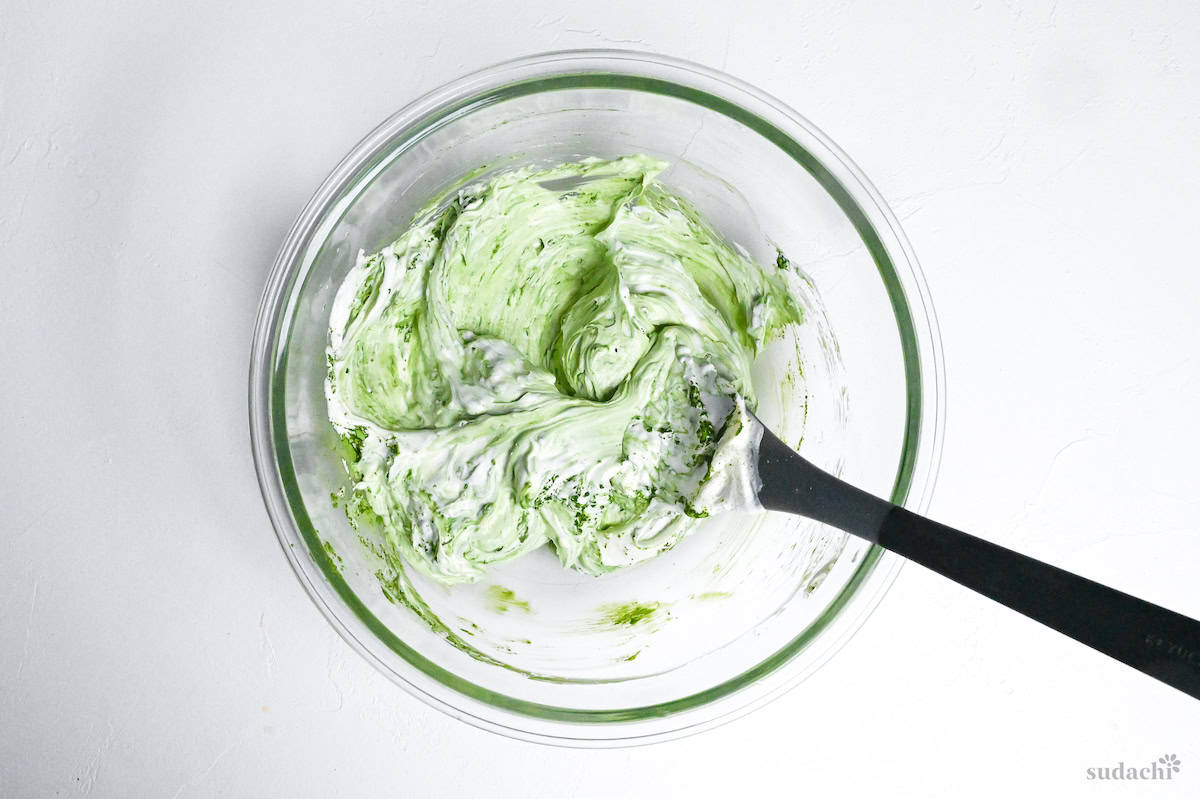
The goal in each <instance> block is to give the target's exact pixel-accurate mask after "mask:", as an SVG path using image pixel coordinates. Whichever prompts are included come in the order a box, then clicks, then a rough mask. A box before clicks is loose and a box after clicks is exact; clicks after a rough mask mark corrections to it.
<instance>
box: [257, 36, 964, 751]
mask: <svg viewBox="0 0 1200 799" xmlns="http://www.w3.org/2000/svg"><path fill="white" fill-rule="evenodd" d="M569 88H605V89H625V90H634V91H649V92H653V93H659V94H667V95H668V96H673V97H677V98H680V99H684V100H688V101H691V102H695V103H698V104H700V105H703V106H704V107H706V108H708V109H710V110H714V111H717V112H719V113H724V114H726V115H727V116H730V117H732V118H733V119H735V120H737V121H739V122H741V123H743V124H745V125H746V126H747V127H749V128H751V129H752V130H754V131H755V132H757V133H759V134H760V135H762V136H764V137H766V138H767V139H768V140H769V141H771V142H772V143H774V144H775V145H776V146H778V147H780V149H782V150H783V151H784V152H785V153H787V154H788V155H790V156H791V157H792V158H793V159H795V160H796V161H797V162H798V163H799V164H800V165H801V166H802V167H804V168H805V169H806V170H807V171H808V172H809V173H810V174H811V175H812V176H813V177H814V178H815V179H817V181H818V182H819V183H820V184H821V185H822V187H823V188H825V190H826V191H827V192H829V194H830V195H831V197H832V198H833V199H834V200H835V202H837V204H838V205H839V207H841V209H842V211H843V212H844V213H846V215H847V216H848V217H849V219H850V221H851V222H852V224H853V225H854V226H855V228H856V229H857V231H858V234H859V236H860V238H862V240H863V242H864V244H865V245H866V247H867V248H868V250H869V252H870V254H871V256H872V258H873V259H874V261H875V263H876V266H877V269H878V270H879V273H880V276H881V279H882V280H883V283H884V285H885V289H886V291H887V293H888V297H889V300H890V301H891V304H892V308H893V312H894V313H895V316H896V321H897V326H898V328H899V332H900V339H901V349H902V354H903V358H904V366H905V379H906V388H907V405H908V408H907V411H908V413H907V419H906V425H905V436H904V442H905V443H904V447H903V451H902V456H901V460H900V463H899V465H898V468H897V475H896V480H895V483H894V485H893V490H892V497H891V499H892V501H893V502H895V503H897V504H902V505H905V506H906V507H909V508H913V509H916V510H917V511H918V512H921V511H924V510H925V509H926V508H927V507H928V504H929V501H930V498H931V494H932V490H933V486H934V483H935V482H936V477H937V471H938V466H939V464H940V459H941V448H942V439H943V433H944V425H945V410H944V406H945V377H944V371H945V368H944V363H943V356H942V343H941V337H940V333H939V330H938V324H937V318H936V315H935V313H934V309H933V304H932V299H931V297H930V296H929V291H928V287H927V285H926V283H925V279H924V275H923V274H922V272H921V269H920V266H919V264H918V262H917V259H916V256H915V253H914V252H913V251H912V247H911V245H910V244H909V242H908V240H907V238H906V237H905V236H904V233H903V231H902V230H901V228H900V224H899V222H898V220H897V219H896V217H895V215H894V214H893V213H892V211H891V210H890V209H889V208H888V206H887V204H886V203H885V202H884V201H883V199H882V197H881V196H880V194H879V192H878V191H877V190H876V189H875V187H874V186H873V185H871V183H870V182H869V181H868V180H867V178H866V177H865V175H863V173H862V172H861V170H860V169H859V168H858V167H857V166H856V165H855V164H854V163H853V162H852V161H851V160H850V159H849V157H848V156H846V155H845V153H844V152H842V151H841V150H840V148H838V147H837V145H835V144H834V143H833V142H832V141H831V140H830V139H829V138H828V137H827V136H825V135H824V134H823V133H822V132H821V131H820V130H818V129H817V128H816V127H815V126H814V125H813V124H812V123H811V122H809V121H808V120H807V119H805V118H804V117H802V116H801V115H800V114H798V113H797V112H795V111H794V110H792V109H791V108H790V107H788V106H787V105H786V104H784V103H782V102H781V101H779V100H778V99H776V98H774V97H772V96H771V95H768V94H766V93H765V92H762V91H761V90H759V89H757V88H754V87H753V86H751V85H749V84H747V83H745V82H743V81H740V80H738V79H736V78H733V77H731V76H728V75H726V74H724V73H722V72H719V71H716V70H713V69H710V68H708V67H704V66H701V65H699V64H695V63H691V62H688V61H683V60H680V59H676V58H671V57H667V56H662V55H658V54H652V53H646V52H638V51H629V50H609V49H603V50H560V51H554V52H548V53H541V54H536V55H530V56H525V57H521V58H516V59H511V60H508V61H503V62H500V63H498V64H495V65H493V66H490V67H486V68H484V69H481V70H477V71H475V72H471V73H469V74H467V75H464V76H463V77H460V78H458V79H456V80H454V81H451V82H449V83H447V84H445V85H443V86H441V87H439V88H437V89H434V90H433V91H431V92H429V93H427V94H425V95H423V96H422V97H420V98H418V99H417V100H414V101H413V102H411V103H409V104H408V105H406V106H405V107H403V108H402V109H400V110H399V111H397V112H396V113H394V114H393V115H391V116H390V117H389V118H388V119H386V120H385V121H384V122H383V123H381V124H380V125H379V126H377V127H376V128H375V129H374V130H373V131H372V132H371V133H369V134H368V135H367V136H365V137H364V138H363V139H362V140H361V141H360V142H359V143H358V144H357V145H355V146H354V147H353V148H352V149H351V150H350V152H349V153H348V154H347V155H346V156H345V157H344V158H343V159H342V161H341V162H340V163H339V164H338V166H337V167H336V168H335V169H334V170H333V171H332V172H331V173H330V175H329V176H328V177H327V178H326V179H325V181H324V182H323V183H322V184H321V186H320V188H319V189H318V190H317V191H316V192H315V193H314V195H313V196H312V198H311V199H310V200H309V202H308V203H307V204H306V206H305V207H304V209H303V211H302V212H301V213H300V215H299V216H298V217H297V219H296V221H295V223H294V224H293V225H292V228H291V229H290V231H289V233H288V234H287V236H286V237H285V239H284V242H283V245H282V246H281V248H280V250H279V252H278V254H277V256H276V259H275V262H274V264H273V266H272V269H271V273H270V276H269V278H268V280H267V284H266V286H265V288H264V291H263V294H262V298H261V300H260V303H259V308H258V313H257V317H256V323H255V328H254V338H253V344H252V351H251V360H250V381H249V411H250V414H249V415H250V419H249V421H250V440H251V449H252V452H253V458H254V466H255V471H256V474H257V478H258V482H259V487H260V490H261V492H262V495H263V500H264V503H265V504H266V508H267V512H268V515H269V517H270V519H271V523H272V526H273V528H274V529H275V533H276V536H277V538H278V540H279V543H280V545H281V547H282V549H283V551H284V554H285V555H286V557H287V558H288V561H289V563H291V565H292V569H293V571H294V572H295V574H296V576H297V578H298V579H299V581H300V583H301V585H303V586H304V589H305V591H306V592H307V593H308V595H309V597H310V599H312V601H313V602H314V604H316V606H317V607H318V609H319V610H320V611H321V613H322V615H324V616H325V617H326V619H327V620H328V621H329V622H330V624H331V625H333V627H334V628H335V629H336V630H337V631H338V633H339V634H340V635H341V636H342V638H343V639H345V640H346V641H347V643H349V644H350V645H351V647H352V648H354V649H355V650H356V651H358V652H359V653H360V654H361V655H362V656H363V657H364V658H366V659H367V660H368V661H369V662H371V663H372V664H373V665H375V667H376V668H378V669H379V670H380V671H381V672H383V673H384V674H385V675H387V676H388V677H389V678H390V679H392V680H393V682H396V683H397V684H399V685H400V686H401V687H403V688H405V689H406V690H407V691H408V692H409V693H411V694H413V695H414V696H416V697H418V698H419V699H421V700H423V701H425V702H426V703H427V704H430V705H431V706H433V707H437V708H438V709H440V710H442V711H443V712H446V713H448V714H449V715H451V716H453V717H455V718H459V719H461V720H464V721H467V722H468V723H471V724H473V725H475V726H478V727H481V728H484V729H489V730H492V731H494V732H499V733H501V734H504V735H508V736H510V737H515V738H520V739H524V740H532V741H538V742H542V743H554V744H562V745H570V746H628V745H632V744H638V743H649V742H653V741H659V740H666V739H670V738H677V737H681V736H683V735H688V734H692V733H694V732H698V731H700V730H702V729H708V728H710V727H713V726H716V725H718V724H721V723H724V722H726V721H729V720H731V719H733V718H737V717H739V716H741V715H744V714H745V713H748V712H750V711H751V710H753V709H755V708H757V707H760V706H762V705H763V704H766V703H767V702H769V701H771V700H772V699H774V698H776V697H777V696H779V695H781V694H783V693H784V692H786V691H787V690H789V689H790V688H792V687H794V686H795V685H797V684H799V682H801V681H802V680H803V679H805V678H806V677H807V676H809V675H810V674H811V673H813V672H814V671H816V669H817V668H819V667H820V666H821V665H823V664H824V663H825V662H827V661H828V660H829V658H830V657H832V655H833V654H834V653H835V652H836V651H837V650H838V649H840V648H841V646H843V645H844V644H845V642H846V641H847V640H849V638H850V637H851V636H852V635H853V633H854V632H855V631H857V630H858V629H859V628H861V626H862V624H863V623H864V622H865V620H866V618H867V617H868V616H869V615H870V613H871V612H872V611H873V610H874V608H875V607H876V606H877V605H878V603H879V601H880V600H881V599H882V597H883V595H884V594H885V593H886V591H887V589H888V588H889V587H890V586H891V584H892V582H894V580H895V578H896V575H897V573H898V571H899V568H900V565H901V564H902V562H903V561H902V559H901V558H899V557H898V556H896V555H894V554H892V553H890V552H887V551H885V550H883V549H881V548H880V547H878V546H875V545H872V546H871V547H870V549H869V550H868V551H867V554H866V555H865V556H864V557H863V559H862V561H861V562H860V564H859V566H858V568H857V569H856V571H855V573H854V575H853V576H852V577H851V579H850V580H849V581H848V583H847V584H846V585H845V586H844V587H843V588H842V590H841V592H840V593H839V594H838V596H837V597H836V598H835V599H834V600H833V601H832V602H831V603H830V604H829V605H828V606H827V607H826V608H825V610H824V611H823V612H822V614H821V616H820V617H818V619H817V620H815V621H814V622H813V623H812V624H811V625H809V626H808V627H807V628H806V629H805V630H803V631H801V633H800V634H799V635H798V636H796V638H794V639H793V640H792V641H791V642H789V643H788V644H787V645H785V646H784V647H783V648H781V649H780V650H778V651H777V652H775V653H774V654H772V655H771V656H770V657H768V658H767V659H765V660H764V661H762V662H761V663H759V664H758V665H756V666H754V667H752V668H750V669H748V670H746V671H744V672H743V673H741V674H739V675H737V676H735V677H733V678H730V679H727V680H725V681H723V682H722V683H719V684H718V685H716V686H713V687H710V688H708V689H705V690H703V691H699V692H697V693H694V694H691V695H689V696H686V697H680V698H677V699H674V700H671V701H669V702H665V703H660V704H657V705H648V706H645V707H639V708H625V709H617V710H600V711H596V710H581V709H572V708H559V707H555V706H551V705H543V704H538V703H533V702H528V701H526V700H520V699H516V698H514V697H509V696H507V695H504V694H500V693H498V692H495V691H492V690H490V689H484V688H481V687H480V686H476V685H475V684H474V683H470V682H469V681H467V680H465V679H464V678H461V677H458V676H457V675H455V674H453V673H451V672H449V671H448V670H446V669H444V668H442V667H441V666H438V665H437V664H434V663H432V662H431V661H429V660H427V659H426V658H424V657H423V656H422V655H420V654H419V653H417V652H415V650H412V649H411V648H409V647H408V646H407V645H406V644H404V642H403V641H401V640H400V639H399V638H398V637H397V636H395V634H394V633H391V631H390V630H388V629H387V628H386V626H385V625H383V624H382V622H380V621H379V620H378V619H377V618H375V617H374V615H373V614H372V613H371V612H370V611H369V610H368V609H367V608H366V607H365V605H363V603H362V602H361V600H359V599H358V597H357V596H356V595H355V593H354V591H353V590H352V589H350V588H349V586H348V585H347V584H346V583H345V581H344V580H343V579H342V578H341V576H340V573H338V571H337V568H336V567H335V565H334V564H333V562H332V561H331V559H330V558H329V556H328V554H327V553H326V552H325V550H324V549H323V548H322V545H321V542H320V539H319V537H318V536H317V533H316V531H315V529H314V528H313V525H312V522H311V520H309V518H308V515H307V512H306V511H305V509H304V506H303V502H301V501H299V488H298V485H296V482H295V479H294V476H289V474H294V472H291V459H290V454H289V452H288V447H287V446H286V444H287V437H286V434H285V433H284V431H283V426H282V425H281V424H278V423H277V422H278V421H281V420H282V419H284V413H283V411H284V407H283V397H284V391H283V379H284V378H283V375H284V372H285V370H286V364H287V350H286V347H282V348H281V347H279V346H278V345H279V342H280V341H281V333H282V332H283V331H284V330H290V324H288V323H289V321H290V318H291V315H292V313H293V312H294V310H295V309H294V308H289V307H288V301H289V300H290V299H292V298H293V297H294V296H295V294H297V293H298V291H297V290H296V284H297V280H298V279H300V278H302V277H304V276H305V275H303V274H302V273H304V272H305V271H306V269H305V267H306V265H307V264H308V263H309V262H311V255H312V254H315V251H314V249H313V248H314V247H316V248H319V246H320V245H321V243H322V242H323V241H324V240H325V237H326V236H327V234H328V231H329V229H330V228H332V226H333V225H334V224H336V221H337V217H335V216H334V213H335V212H336V211H337V210H338V207H339V204H343V203H345V204H348V201H349V197H350V196H352V195H348V192H349V190H350V189H352V188H358V189H359V190H361V188H362V186H363V185H365V182H366V181H369V180H370V178H371V177H372V176H373V175H374V174H378V172H379V171H380V170H381V169H382V168H383V167H384V166H385V165H386V164H387V163H389V162H390V161H391V160H392V159H394V158H396V157H398V156H399V155H401V154H402V153H403V152H404V151H405V150H406V149H407V148H408V147H410V146H411V145H412V144H413V143H415V142H416V141H419V140H420V138H421V137H422V136H423V135H425V134H427V133H428V132H429V131H430V130H431V129H434V128H436V127H437V126H439V125H441V124H444V123H445V122H446V121H448V120H450V119H453V118H455V117H456V116H457V115H459V114H463V113H469V112H470V110H471V109H472V108H474V107H476V105H477V104H479V103H485V102H494V101H495V100H496V98H499V99H510V98H512V97H517V96H522V95H527V94H533V93H538V92H544V91H555V90H562V89H569ZM735 98H736V99H735ZM785 128H790V131H789V130H787V129H785ZM796 135H800V136H802V137H803V138H804V139H806V140H807V143H806V144H804V143H801V142H800V141H798V140H797V138H795V136H796ZM813 150H818V151H820V156H824V160H823V159H822V158H821V157H818V155H817V154H814V152H812V151H813ZM355 193H357V192H355ZM343 210H344V208H343ZM339 216H340V215H339ZM323 233H324V235H322V234H323ZM889 245H890V246H889ZM905 268H906V269H905ZM301 282H302V281H301ZM910 295H912V296H910ZM914 302H915V306H914V305H912V304H910V303H914ZM914 307H915V309H916V310H917V311H918V315H917V316H916V317H914V314H913V310H914ZM282 340H283V341H285V342H286V340H287V338H286V337H284V338H282ZM298 550H304V552H303V553H301V552H300V551H298ZM339 605H340V607H339ZM347 611H349V612H350V613H349V614H348V613H347ZM348 616H349V617H348ZM835 622H836V623H837V624H835ZM835 626H836V627H840V629H838V630H830V629H829V628H830V627H835ZM352 628H356V629H352ZM364 632H365V633H367V634H368V636H369V637H364V635H363V634H362V633H364ZM834 633H837V634H836V635H834ZM822 634H826V635H827V638H826V640H825V646H824V649H823V650H822V651H821V652H820V654H819V656H818V657H817V658H816V659H814V660H813V661H812V662H810V663H809V664H808V667H807V668H806V669H805V670H804V671H802V672H798V673H796V674H790V675H788V674H781V672H785V671H786V670H785V669H784V668H783V667H784V666H785V665H787V664H788V663H790V662H792V661H793V660H794V659H795V657H796V655H798V654H799V653H800V652H801V651H803V650H805V649H806V648H807V647H808V646H809V645H811V644H812V643H813V642H815V641H816V639H817V638H818V637H819V636H821V635H822ZM380 646H382V647H384V649H382V650H381V649H380ZM385 650H386V651H385ZM388 651H390V652H391V653H393V655H399V656H400V658H401V659H402V660H403V661H404V662H405V663H406V664H407V665H408V666H409V667H410V669H411V670H412V673H408V672H407V671H406V673H401V672H399V671H397V670H396V669H395V668H393V664H392V663H391V662H388V661H387V660H385V657H387V654H386V652H388ZM768 677H774V678H775V679H767V678H768ZM781 677H782V678H783V679H781ZM755 686H757V690H751V688H752V687H755ZM706 709H707V711H708V712H703V713H701V712H700V711H703V710H706Z"/></svg>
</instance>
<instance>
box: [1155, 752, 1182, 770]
mask: <svg viewBox="0 0 1200 799" xmlns="http://www.w3.org/2000/svg"><path fill="white" fill-rule="evenodd" d="M1158 762H1159V763H1162V764H1163V765H1164V766H1165V767H1166V768H1169V769H1170V770H1171V771H1173V772H1174V771H1179V758H1178V757H1176V756H1175V755H1163V756H1162V757H1160V758H1159V759H1158Z"/></svg>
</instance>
